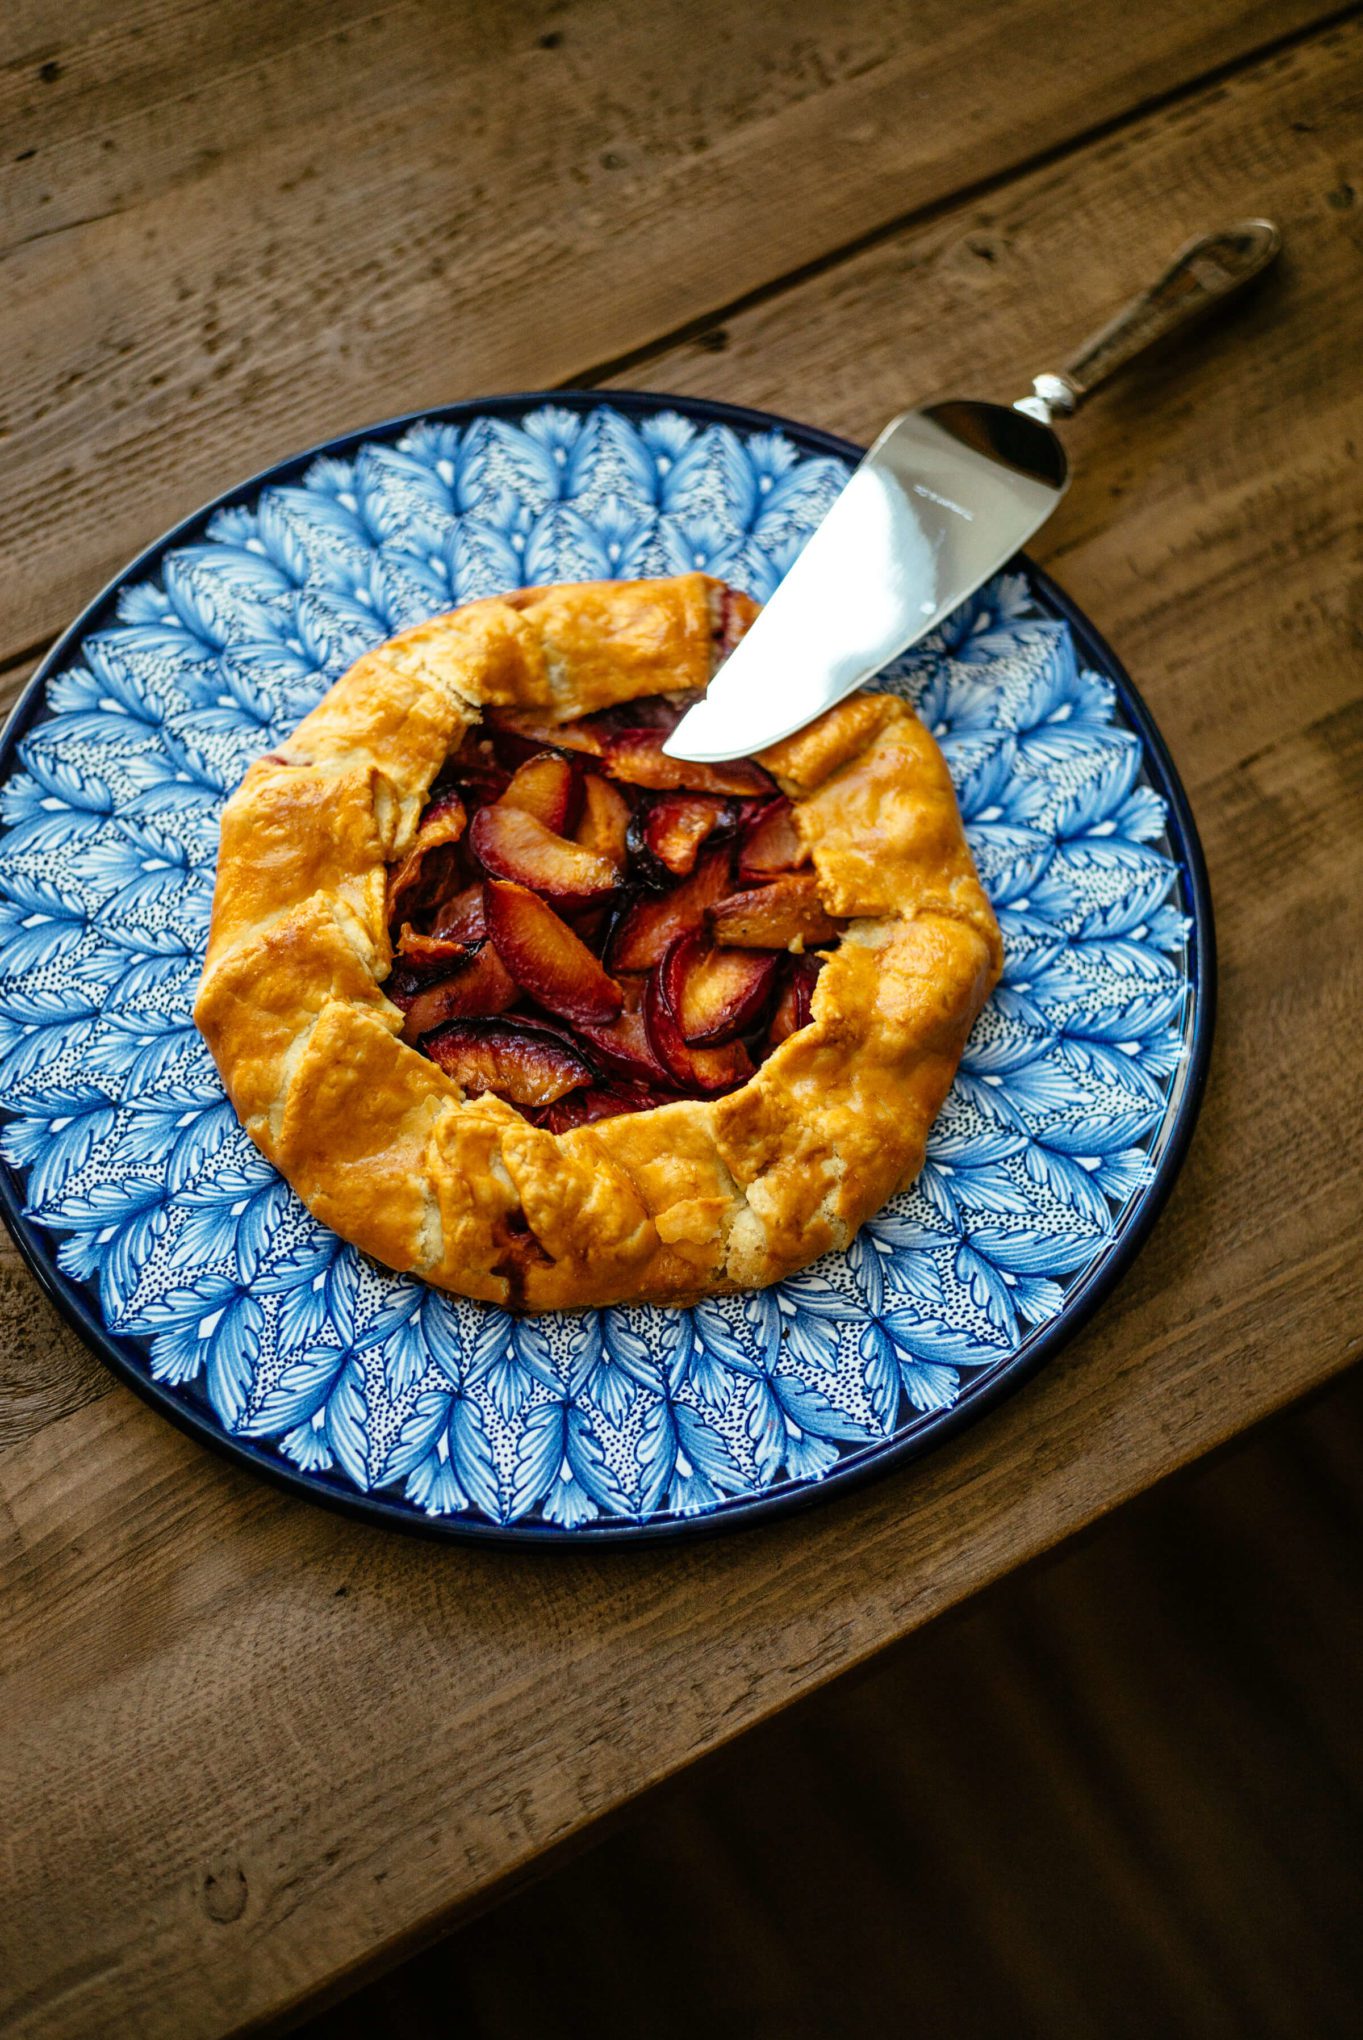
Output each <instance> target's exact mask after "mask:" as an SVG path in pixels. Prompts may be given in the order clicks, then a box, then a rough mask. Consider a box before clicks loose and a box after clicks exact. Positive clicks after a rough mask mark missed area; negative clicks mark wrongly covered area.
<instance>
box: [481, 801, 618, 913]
mask: <svg viewBox="0 0 1363 2040" xmlns="http://www.w3.org/2000/svg"><path fill="white" fill-rule="evenodd" d="M469 845H470V848H471V849H472V851H473V854H474V856H475V857H476V858H477V859H478V862H479V863H480V864H481V865H482V867H483V869H484V871H486V872H487V873H488V875H489V877H492V878H506V879H510V880H511V881H512V882H513V883H514V884H516V885H524V886H528V887H529V888H530V890H531V891H532V892H537V893H541V894H543V896H544V898H545V899H548V900H553V901H555V903H556V904H558V905H561V906H566V907H589V906H593V905H594V904H595V903H596V901H598V900H604V899H606V898H608V897H609V896H610V894H611V893H613V892H614V891H615V889H616V887H617V886H618V885H619V883H620V874H619V872H618V871H617V870H616V868H615V866H614V865H613V864H611V863H610V862H609V861H608V860H607V859H606V858H604V857H598V856H597V854H596V852H595V851H594V850H586V849H584V848H583V846H582V845H581V844H580V843H569V842H567V841H565V839H564V838H563V837H562V836H556V835H555V834H554V832H553V830H552V829H546V828H545V826H544V823H543V822H542V821H540V820H539V819H538V818H537V817H536V816H535V815H532V814H529V813H527V811H526V810H525V809H524V808H516V807H507V806H506V805H505V804H504V803H503V802H501V801H498V802H496V803H495V805H494V806H492V807H485V808H480V809H479V810H478V812H477V814H476V815H475V816H474V818H473V827H472V828H471V829H470V830H469Z"/></svg>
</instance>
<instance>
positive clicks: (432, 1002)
mask: <svg viewBox="0 0 1363 2040" xmlns="http://www.w3.org/2000/svg"><path fill="white" fill-rule="evenodd" d="M384 990H385V991H386V992H387V994H388V996H389V998H390V999H391V1000H392V1001H393V1004H394V1005H395V1006H398V1007H400V1008H401V1010H402V1014H403V1027H402V1038H403V1040H404V1041H407V1042H411V1043H413V1044H415V1043H416V1042H418V1041H420V1039H421V1037H422V1035H423V1034H429V1033H430V1032H431V1030H432V1029H433V1028H436V1027H441V1026H443V1025H444V1023H445V1022H446V1021H447V1020H466V1019H475V1018H479V1017H484V1016H486V1015H489V1014H493V1013H505V1011H506V1009H507V1007H508V1006H513V1005H514V1004H515V1003H516V1000H517V999H518V998H519V997H520V994H521V988H520V986H519V985H518V984H517V983H516V981H515V979H514V978H513V977H512V976H511V975H510V973H509V972H508V970H507V968H506V966H505V964H504V963H503V962H502V959H501V957H500V956H498V954H497V952H496V950H495V949H494V948H493V946H492V944H491V943H490V942H484V943H482V944H481V945H480V947H479V948H478V949H477V951H476V952H475V953H474V955H473V956H472V957H471V958H470V959H469V961H468V962H467V963H464V964H462V965H461V966H460V967H459V968H458V969H456V970H454V971H451V972H450V974H449V975H448V976H447V977H440V978H420V977H417V976H416V974H415V973H414V972H406V971H404V972H398V971H394V972H393V975H392V976H391V977H390V978H389V980H388V983H387V984H386V985H385V986H384Z"/></svg>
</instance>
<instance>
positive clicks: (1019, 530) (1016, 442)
mask: <svg viewBox="0 0 1363 2040" xmlns="http://www.w3.org/2000/svg"><path fill="white" fill-rule="evenodd" d="M1067 482H1068V470H1067V466H1066V461H1065V454H1064V449H1063V448H1062V446H1061V444H1060V442H1059V440H1058V439H1057V438H1056V436H1055V434H1054V433H1053V432H1052V431H1051V430H1050V428H1049V427H1048V426H1047V425H1044V424H1042V423H1040V422H1039V421H1038V420H1037V419H1035V418H1030V417H1027V416H1024V415H1023V414H1022V413H1021V412H1019V411H1016V410H1010V409H1008V408H1007V406H1005V405H1003V404H977V403H969V402H965V401H962V400H955V401H952V402H949V403H942V404H931V405H927V406H925V407H924V408H923V409H922V410H917V411H905V412H904V413H903V414H902V416H900V417H898V418H896V419H894V420H893V421H892V422H891V423H890V424H889V425H887V426H886V428H885V430H884V431H883V432H882V433H881V435H880V437H879V439H877V441H876V443H875V445H874V446H873V447H872V448H871V450H870V452H869V453H868V454H867V456H866V458H865V460H863V461H862V463H861V465H860V466H859V467H858V468H857V469H856V471H855V472H854V473H853V475H852V478H851V480H850V481H849V482H848V484H847V487H846V488H845V489H844V490H843V492H842V494H841V495H840V496H839V497H838V499H837V501H836V502H835V503H834V504H833V507H832V509H831V510H830V511H829V512H828V515H827V516H826V517H825V518H824V520H823V522H822V524H820V525H819V527H818V528H817V530H816V531H815V533H814V535H813V537H812V538H811V539H810V540H809V543H808V544H807V545H806V547H805V549H804V551H803V552H802V553H801V554H800V557H799V558H798V559H797V560H796V562H795V564H794V566H793V567H792V568H791V570H790V572H789V573H788V574H787V575H786V577H785V579H784V580H783V581H782V582H781V584H780V586H779V587H778V588H777V590H776V592H775V594H774V595H773V596H772V598H771V600H770V602H768V604H767V606H766V608H765V609H764V610H763V611H762V613H761V615H760V616H759V617H758V619H757V621H756V623H755V624H754V625H753V627H752V629H751V630H750V631H749V632H748V634H747V636H746V637H745V638H743V639H742V641H741V642H740V643H739V645H738V647H737V649H736V650H735V651H734V652H733V653H731V655H730V656H729V658H728V659H726V660H725V662H724V664H723V665H722V666H721V667H720V669H719V671H718V673H717V674H716V675H715V678H714V679H713V680H712V681H711V683H710V689H709V692H708V693H707V695H706V697H705V699H704V701H702V702H699V703H698V704H697V705H696V707H695V708H693V709H691V710H690V711H689V712H688V713H687V714H686V715H684V716H683V717H682V719H681V721H680V722H679V723H678V725H677V727H676V729H675V730H674V731H673V733H672V735H671V736H670V737H669V738H668V740H667V742H666V743H665V744H664V746H663V749H664V750H665V751H667V752H670V754H671V755H672V756H673V757H674V758H689V759H692V760H694V761H697V762H703V763H713V762H717V761H719V760H721V759H725V758H740V757H745V756H747V755H748V754H749V753H751V752H753V751H760V750H763V749H764V748H765V747H766V745H768V744H774V743H776V742H777V741H778V739H779V738H781V737H786V736H789V735H790V734H791V732H792V731H793V730H798V729H802V728H803V727H804V725H805V724H806V723H807V722H811V721H812V720H813V718H814V717H815V716H816V715H820V714H822V712H823V711H824V709H826V708H831V707H832V705H833V703H834V702H835V701H841V700H842V698H843V696H844V695H846V694H850V693H851V692H852V691H853V689H854V688H857V687H860V686H861V685H862V684H863V683H864V682H865V681H867V680H869V679H870V678H871V677H872V675H873V674H875V673H878V672H879V671H880V669H881V667H882V666H885V665H887V664H888V663H889V661H890V660H891V659H894V658H897V657H898V656H899V654H900V653H901V652H904V651H907V650H908V648H909V646H910V645H912V644H914V643H915V642H916V641H917V640H918V639H919V638H920V637H923V636H925V635H926V633H927V632H928V631H930V630H932V629H933V628H934V626H935V625H936V624H938V623H940V622H941V620H942V618H943V617H944V616H947V615H948V614H949V613H950V612H951V611H952V610H953V609H954V608H955V607H956V605H957V604H958V603H959V602H962V601H964V599H965V597H966V596H967V595H969V594H970V593H972V591H973V590H974V589H976V588H978V587H979V586H980V583H981V582H982V581H987V580H988V578H989V576H990V575H991V574H993V573H996V572H997V570H998V569H999V568H1000V567H1001V566H1002V565H1003V564H1004V562H1005V561H1007V560H1009V559H1011V558H1012V556H1013V554H1014V553H1015V552H1017V551H1018V550H1019V548H1020V547H1021V546H1023V545H1025V544H1026V542H1027V540H1028V539H1029V538H1030V537H1031V535H1032V533H1033V532H1034V531H1035V530H1036V528H1037V526H1038V525H1039V524H1042V523H1043V522H1044V521H1045V519H1046V518H1047V517H1049V515H1050V513H1051V511H1052V510H1053V509H1054V508H1055V506H1056V504H1057V503H1058V502H1059V500H1060V498H1061V496H1062V495H1063V494H1064V492H1065V488H1066V485H1067Z"/></svg>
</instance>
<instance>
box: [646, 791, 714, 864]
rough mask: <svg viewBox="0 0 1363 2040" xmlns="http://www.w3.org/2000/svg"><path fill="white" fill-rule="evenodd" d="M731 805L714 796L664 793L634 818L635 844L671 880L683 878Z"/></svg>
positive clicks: (708, 794) (709, 794)
mask: <svg viewBox="0 0 1363 2040" xmlns="http://www.w3.org/2000/svg"><path fill="white" fill-rule="evenodd" d="M731 805H732V803H731V802H729V801H728V800H726V799H725V797H724V796H723V795H722V794H717V793H665V794H663V795H662V796H661V797H660V798H659V799H658V800H655V801H651V802H650V803H649V805H648V806H647V807H645V808H642V809H641V810H640V811H639V813H638V814H637V815H636V816H635V819H634V836H635V841H636V842H637V844H638V846H639V848H640V849H641V850H643V851H645V852H646V853H647V854H648V855H649V856H650V857H652V858H654V859H655V860H656V862H657V863H659V864H661V865H662V867H663V869H664V870H665V871H670V872H671V873H672V875H673V877H674V878H685V877H686V875H687V873H688V872H691V871H694V870H695V867H696V859H697V857H698V856H699V855H700V849H701V845H702V844H703V843H704V842H705V840H706V838H707V836H711V835H713V834H714V832H715V830H716V829H717V828H718V827H719V826H720V824H721V823H722V822H723V821H725V819H726V818H727V816H728V814H729V811H730V808H731Z"/></svg>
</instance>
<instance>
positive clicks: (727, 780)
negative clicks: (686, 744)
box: [602, 728, 776, 794]
mask: <svg viewBox="0 0 1363 2040" xmlns="http://www.w3.org/2000/svg"><path fill="white" fill-rule="evenodd" d="M667 735H668V731H667V730H665V729H651V728H633V729H619V730H612V731H611V732H610V733H609V734H608V735H607V736H606V737H605V739H604V746H603V749H604V756H603V758H602V764H603V765H604V767H605V770H606V771H607V772H609V773H610V775H611V778H612V779H621V780H624V781H625V783H626V784H627V785H629V786H647V787H651V788H652V789H653V790H654V791H655V792H657V793H740V794H742V793H774V792H775V790H776V789H775V787H774V786H773V785H772V781H771V776H770V774H769V773H766V772H764V771H763V770H762V767H761V766H760V765H758V764H755V763H754V761H753V760H752V759H751V758H730V759H728V760H726V761H725V763H723V764H722V765H698V764H694V763H693V762H692V761H691V760H690V759H689V758H669V757H668V755H667V753H666V751H664V749H663V739H664V737H666V736H667Z"/></svg>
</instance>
